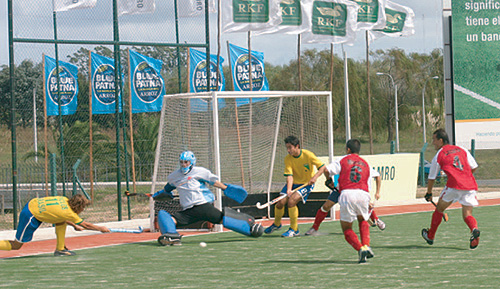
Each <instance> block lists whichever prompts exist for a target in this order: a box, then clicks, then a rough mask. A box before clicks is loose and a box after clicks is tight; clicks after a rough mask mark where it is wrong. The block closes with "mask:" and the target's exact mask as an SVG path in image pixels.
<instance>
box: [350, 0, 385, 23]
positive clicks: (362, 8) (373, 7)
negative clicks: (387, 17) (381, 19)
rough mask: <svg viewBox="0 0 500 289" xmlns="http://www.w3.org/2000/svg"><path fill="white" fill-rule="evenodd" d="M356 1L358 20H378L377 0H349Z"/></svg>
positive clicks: (373, 21) (371, 21) (372, 21)
mask: <svg viewBox="0 0 500 289" xmlns="http://www.w3.org/2000/svg"><path fill="white" fill-rule="evenodd" d="M351 1H353V2H356V3H358V5H359V9H358V22H369V23H375V22H377V21H378V10H379V9H378V8H379V7H378V6H379V1H377V0H351Z"/></svg>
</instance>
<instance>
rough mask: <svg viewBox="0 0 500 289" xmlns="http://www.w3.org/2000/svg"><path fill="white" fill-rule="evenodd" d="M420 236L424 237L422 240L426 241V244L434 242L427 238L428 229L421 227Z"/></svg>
mask: <svg viewBox="0 0 500 289" xmlns="http://www.w3.org/2000/svg"><path fill="white" fill-rule="evenodd" d="M422 238H424V240H425V241H427V244H429V245H432V244H434V240H433V239H431V238H429V230H428V229H422Z"/></svg>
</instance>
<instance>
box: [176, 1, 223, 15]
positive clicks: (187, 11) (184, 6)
mask: <svg viewBox="0 0 500 289" xmlns="http://www.w3.org/2000/svg"><path fill="white" fill-rule="evenodd" d="M207 1H208V13H217V2H216V0H207ZM177 9H178V13H179V17H195V16H200V15H205V0H177Z"/></svg>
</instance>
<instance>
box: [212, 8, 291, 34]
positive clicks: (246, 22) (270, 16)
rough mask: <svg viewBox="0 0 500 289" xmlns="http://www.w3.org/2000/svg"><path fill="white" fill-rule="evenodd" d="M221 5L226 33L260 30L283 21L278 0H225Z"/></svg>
mask: <svg viewBox="0 0 500 289" xmlns="http://www.w3.org/2000/svg"><path fill="white" fill-rule="evenodd" d="M292 1H293V0H292ZM221 5H222V7H221V13H222V32H224V33H230V32H246V31H259V30H262V29H267V28H270V27H274V26H276V25H278V24H280V23H281V21H282V19H281V11H280V1H278V0H224V1H222V2H221Z"/></svg>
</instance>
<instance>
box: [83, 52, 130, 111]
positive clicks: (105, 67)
mask: <svg viewBox="0 0 500 289" xmlns="http://www.w3.org/2000/svg"><path fill="white" fill-rule="evenodd" d="M91 68H92V70H91V75H92V80H91V82H90V85H92V114H108V113H115V112H116V102H115V99H116V97H115V96H116V94H115V89H116V82H115V61H114V59H112V58H109V57H105V56H101V55H99V54H95V53H93V52H92V53H91ZM124 79H125V76H124V75H123V74H122V83H123V80H124ZM118 93H119V95H118V99H119V100H120V101H119V102H118V104H119V105H120V111H119V112H122V105H123V104H122V101H121V90H119V91H118Z"/></svg>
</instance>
